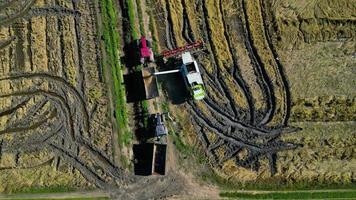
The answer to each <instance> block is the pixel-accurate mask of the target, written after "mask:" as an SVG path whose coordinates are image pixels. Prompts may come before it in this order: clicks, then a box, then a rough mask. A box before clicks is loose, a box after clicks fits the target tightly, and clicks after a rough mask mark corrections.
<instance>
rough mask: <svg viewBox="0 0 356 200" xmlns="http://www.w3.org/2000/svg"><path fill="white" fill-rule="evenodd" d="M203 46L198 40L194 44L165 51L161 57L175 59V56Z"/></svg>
mask: <svg viewBox="0 0 356 200" xmlns="http://www.w3.org/2000/svg"><path fill="white" fill-rule="evenodd" d="M203 45H204V43H203V41H202V40H198V41H196V42H194V43H191V44H188V45H185V46H182V47H178V48H175V49H172V50H167V51H163V52H162V53H161V55H162V56H163V57H165V58H170V57H175V56H177V55H182V54H183V53H185V52H187V51H189V52H192V51H193V49H199V48H201V47H202V46H203Z"/></svg>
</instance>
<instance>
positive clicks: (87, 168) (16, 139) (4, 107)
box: [0, 0, 120, 191]
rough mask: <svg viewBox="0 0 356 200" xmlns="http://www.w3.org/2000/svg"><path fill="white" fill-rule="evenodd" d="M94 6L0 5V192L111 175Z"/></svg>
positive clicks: (85, 183) (98, 181)
mask: <svg viewBox="0 0 356 200" xmlns="http://www.w3.org/2000/svg"><path fill="white" fill-rule="evenodd" d="M96 7H97V5H96V3H94V2H91V3H90V2H87V1H68V0H59V1H58V0H56V1H55V0H46V1H45V0H36V1H35V0H26V1H4V0H2V1H0V44H1V45H0V52H1V54H0V60H1V62H0V69H1V74H0V76H1V78H0V82H1V83H0V90H1V96H0V98H1V99H0V100H1V101H0V103H1V104H0V105H1V106H0V107H1V114H0V116H1V121H0V126H1V133H0V160H1V162H0V170H1V171H0V182H1V184H0V185H1V186H0V191H12V190H21V188H24V187H41V186H47V187H57V186H58V187H59V186H68V187H83V188H85V187H88V188H89V187H94V186H101V187H104V186H105V185H106V183H107V182H111V181H113V178H112V177H118V176H119V173H120V171H119V170H118V169H117V167H116V166H115V165H114V164H113V162H114V161H113V157H114V156H113V140H112V134H113V131H112V129H113V127H112V123H111V112H110V103H109V102H110V99H109V95H108V89H107V86H106V84H105V82H104V76H103V69H102V68H103V66H102V64H101V62H102V60H101V47H100V44H99V38H98V37H97V20H96V19H97V13H96V12H97V11H96Z"/></svg>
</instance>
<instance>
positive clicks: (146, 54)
mask: <svg viewBox="0 0 356 200" xmlns="http://www.w3.org/2000/svg"><path fill="white" fill-rule="evenodd" d="M138 47H139V48H140V62H141V64H145V63H146V61H147V60H148V61H149V62H154V61H155V59H154V54H153V52H152V48H151V43H150V42H149V41H148V40H147V39H146V37H145V36H142V37H141V39H140V40H139V44H138Z"/></svg>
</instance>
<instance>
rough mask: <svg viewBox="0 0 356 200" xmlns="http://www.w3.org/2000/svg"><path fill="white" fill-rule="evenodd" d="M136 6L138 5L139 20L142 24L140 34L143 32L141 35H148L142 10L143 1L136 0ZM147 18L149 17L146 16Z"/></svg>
mask: <svg viewBox="0 0 356 200" xmlns="http://www.w3.org/2000/svg"><path fill="white" fill-rule="evenodd" d="M136 5H137V14H138V20H139V23H140V32H141V35H146V31H145V24H144V23H143V11H142V8H141V0H136ZM145 17H147V16H145Z"/></svg>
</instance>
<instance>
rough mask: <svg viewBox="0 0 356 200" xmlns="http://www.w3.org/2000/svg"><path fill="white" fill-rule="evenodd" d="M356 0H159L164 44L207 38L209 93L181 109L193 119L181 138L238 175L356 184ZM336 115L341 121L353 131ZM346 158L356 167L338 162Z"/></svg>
mask: <svg viewBox="0 0 356 200" xmlns="http://www.w3.org/2000/svg"><path fill="white" fill-rule="evenodd" d="M354 5H355V2H354V1H352V0H351V1H347V0H345V1H294V0H290V1H278V0H275V1H260V0H252V1H247V0H239V1H234V2H232V1H227V0H196V1H187V0H181V1H173V0H151V7H152V9H153V10H154V12H153V13H157V14H155V19H156V22H159V23H156V26H157V30H158V31H157V32H158V34H157V38H158V39H159V42H160V46H161V48H162V49H166V48H168V49H169V48H173V47H176V46H181V45H183V44H186V43H189V42H191V41H194V40H198V39H203V40H204V42H205V46H206V50H205V51H203V52H200V53H198V54H197V55H196V57H197V58H198V60H199V62H200V64H201V67H202V70H203V75H204V80H205V83H206V87H207V90H208V97H207V98H206V99H205V100H204V101H202V102H192V101H191V102H188V103H186V104H185V105H178V106H172V108H171V109H173V110H175V111H178V110H179V111H180V112H179V113H182V112H183V113H184V114H183V115H182V116H180V117H179V118H180V119H182V118H183V119H184V118H188V119H190V120H191V121H192V127H187V125H186V124H182V131H181V133H180V134H181V137H182V138H185V141H186V142H187V143H189V144H192V145H196V144H199V145H201V146H202V147H203V148H204V149H205V150H204V151H205V153H206V155H207V156H208V157H209V158H210V163H211V166H213V167H214V168H215V169H216V172H217V173H218V174H220V175H221V176H223V177H225V178H227V179H230V180H233V181H234V180H235V181H239V182H246V181H258V182H269V181H271V180H272V181H273V180H276V181H277V182H288V183H295V182H305V181H306V182H313V181H315V182H319V183H351V182H353V181H354V180H355V178H356V177H355V173H352V172H354V171H355V170H356V169H355V168H354V166H355V157H356V156H355V149H354V147H355V146H356V142H355V141H354V139H353V138H354V137H355V131H354V130H352V129H350V127H355V123H354V122H353V121H354V120H355V107H356V102H355V96H356V90H355V87H354V85H355V81H356V80H355V76H354V74H355V73H354V72H355V66H356V60H355V44H356V43H355V39H356V35H355V28H356V24H355V16H354V15H353V13H355V11H356V9H355V6H354ZM330 6H331V7H330ZM162 22H164V24H162ZM177 113H178V112H177ZM291 121H292V122H304V121H309V122H310V123H305V124H304V123H293V124H290V123H289V122H291ZM329 121H332V122H335V123H340V124H341V125H340V126H338V127H339V128H340V129H339V131H340V133H343V134H344V138H340V137H338V136H337V135H338V133H337V132H338V131H337V130H335V129H330V128H328V127H330V126H332V125H329V123H326V122H329ZM185 122H187V123H189V120H185ZM313 122H319V123H321V124H316V123H313ZM344 122H345V124H343V123H344ZM300 129H303V131H300ZM328 131H330V133H328V134H321V133H326V132H328ZM305 135H308V137H305ZM187 138H189V139H187ZM346 138H349V139H346ZM346 141H347V142H346ZM325 142H326V143H325ZM323 144H324V145H325V144H327V145H326V146H324V145H323ZM341 144H343V145H341ZM340 145H341V146H340ZM350 147H351V149H350ZM325 148H327V149H328V151H325ZM332 149H333V150H332ZM336 152H338V153H336ZM309 153H310V154H311V155H309ZM338 154H342V155H344V156H341V157H339V156H337V155H338ZM304 158H308V159H304ZM340 163H347V165H348V166H350V168H348V169H347V170H346V171H343V170H337V168H338V165H339V164H340ZM323 165H328V167H326V166H325V167H321V166H323ZM318 166H319V167H318ZM350 171H351V172H350ZM271 175H274V176H273V177H272V179H271Z"/></svg>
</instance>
